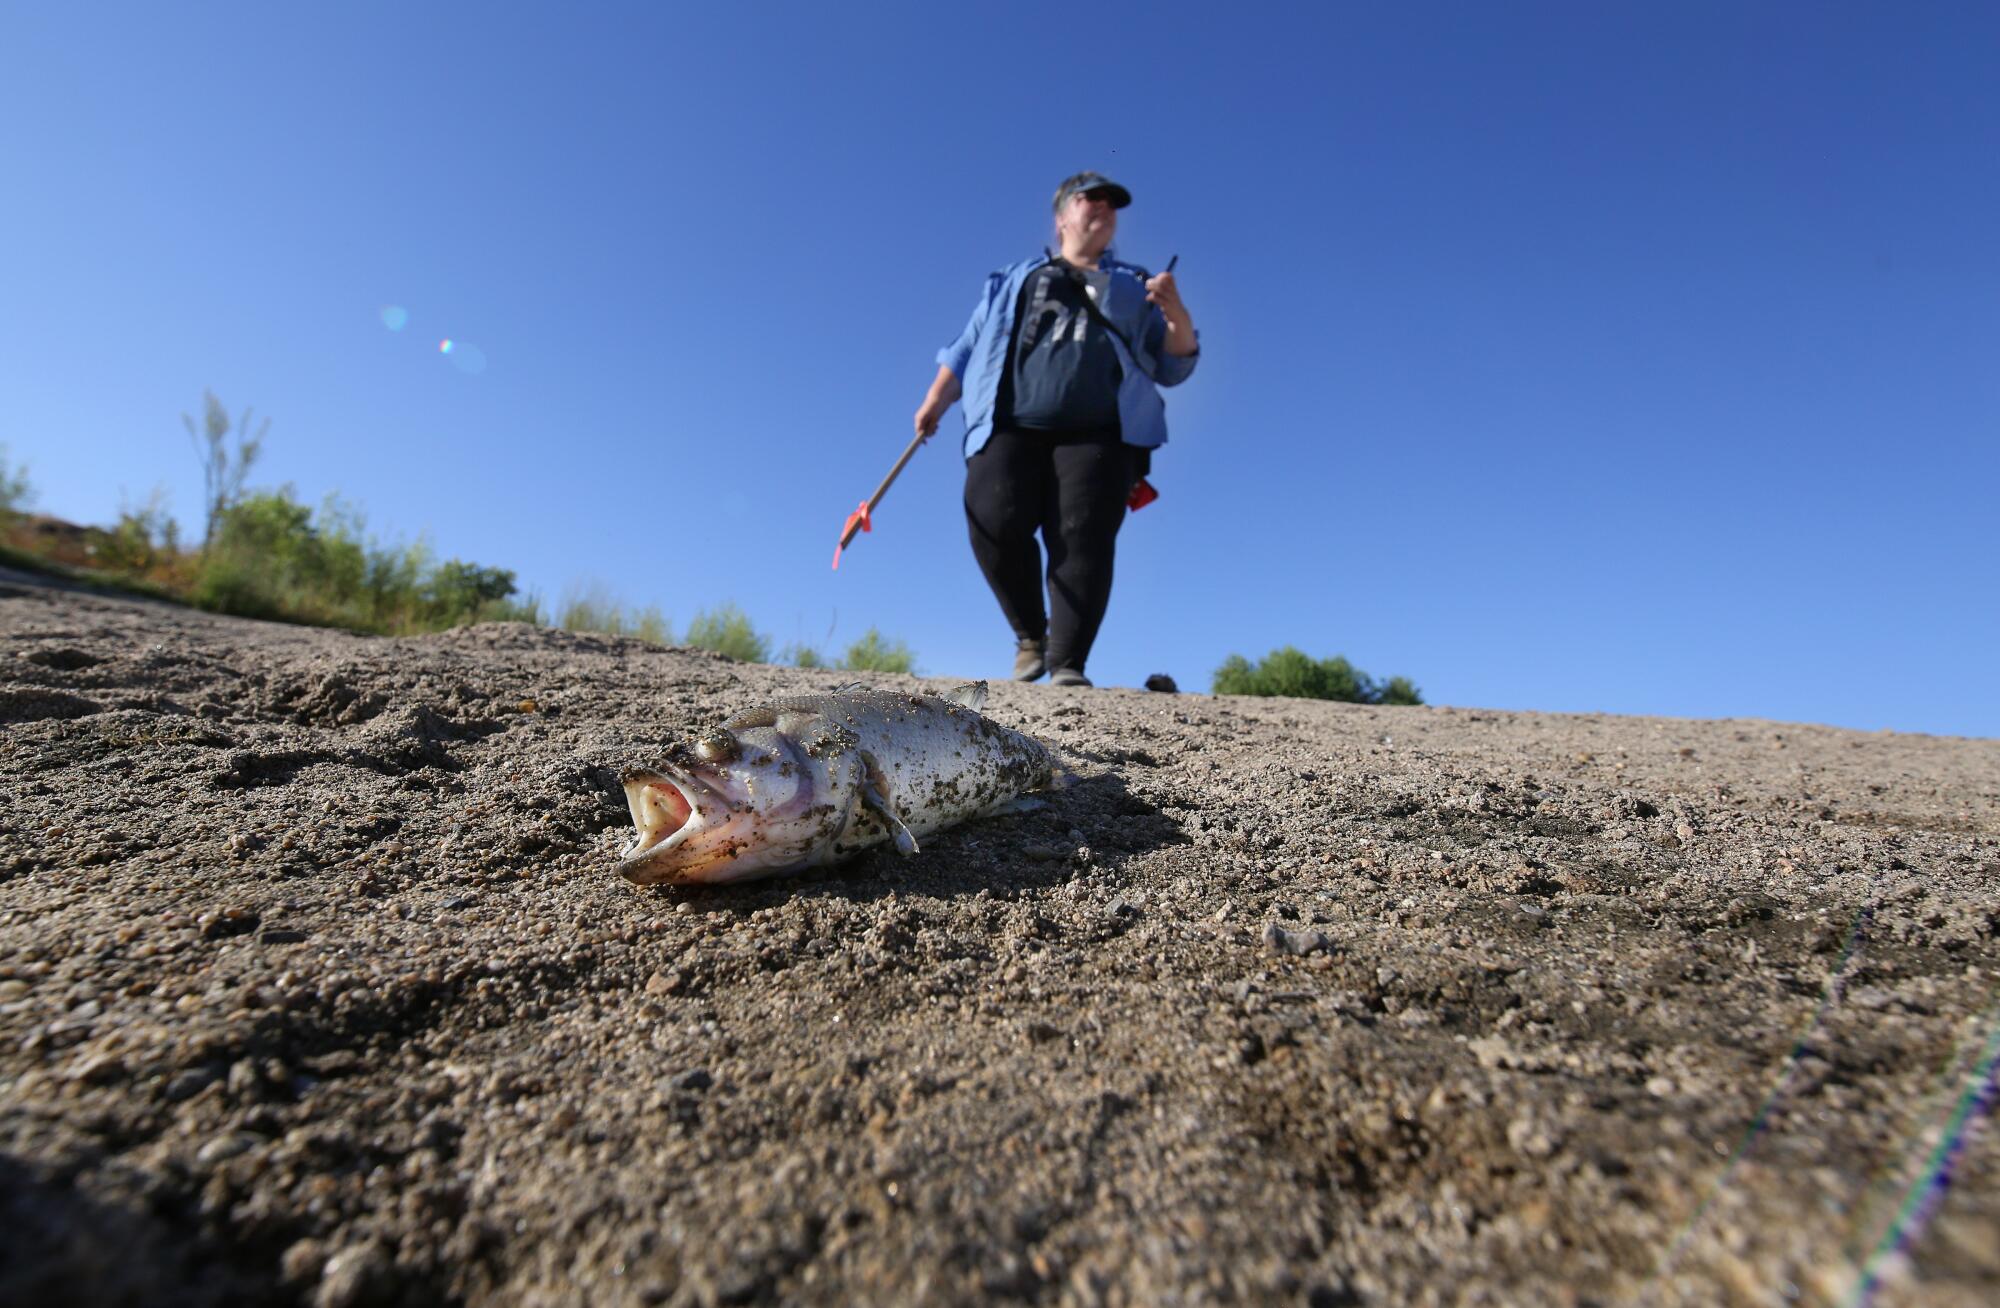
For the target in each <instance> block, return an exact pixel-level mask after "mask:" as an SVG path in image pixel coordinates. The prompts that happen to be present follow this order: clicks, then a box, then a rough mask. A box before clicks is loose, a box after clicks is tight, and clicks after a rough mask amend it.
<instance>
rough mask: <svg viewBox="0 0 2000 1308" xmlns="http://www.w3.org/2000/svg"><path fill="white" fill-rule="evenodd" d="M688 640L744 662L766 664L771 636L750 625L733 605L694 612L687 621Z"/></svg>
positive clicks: (700, 647) (769, 655) (769, 653)
mask: <svg viewBox="0 0 2000 1308" xmlns="http://www.w3.org/2000/svg"><path fill="white" fill-rule="evenodd" d="M687 643H688V644H690V645H692V646H694V647H695V648H696V649H707V650H714V651H715V652H716V653H717V654H726V655H728V656H729V657H730V658H733V659H739V660H741V661H742V662H745V663H765V662H768V661H769V660H770V657H771V641H770V639H769V638H768V637H766V636H765V635H763V634H762V633H761V632H759V631H757V629H756V628H754V627H752V626H751V625H750V619H749V617H748V616H746V615H745V614H744V612H743V610H742V609H739V608H737V607H736V605H734V604H722V605H719V606H717V607H716V608H714V609H712V610H711V609H704V610H702V611H701V612H699V613H697V614H695V615H694V617H693V619H692V620H690V621H689V623H688V629H687Z"/></svg>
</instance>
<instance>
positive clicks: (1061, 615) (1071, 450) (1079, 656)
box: [1042, 440, 1132, 672]
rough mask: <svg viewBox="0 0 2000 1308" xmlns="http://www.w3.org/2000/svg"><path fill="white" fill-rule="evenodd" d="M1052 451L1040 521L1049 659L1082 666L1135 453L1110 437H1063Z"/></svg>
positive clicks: (1105, 587)
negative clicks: (1045, 551) (1049, 487)
mask: <svg viewBox="0 0 2000 1308" xmlns="http://www.w3.org/2000/svg"><path fill="white" fill-rule="evenodd" d="M1053 459H1054V464H1055V486H1054V488H1053V492H1052V494H1051V496H1050V499H1051V502H1052V503H1051V506H1050V507H1051V509H1052V512H1051V515H1050V518H1049V519H1047V520H1045V521H1044V523H1043V525H1042V539H1043V540H1044V541H1045V542H1047V544H1048V547H1049V667H1050V668H1051V669H1062V668H1068V669H1072V670H1074V671H1076V672H1081V671H1083V665H1084V661H1085V660H1086V659H1088V658H1089V657H1090V647H1091V646H1092V645H1093V644H1094V643H1096V640H1097V629H1098V627H1099V626H1100V625H1101V624H1102V623H1103V621H1104V611H1105V609H1106V608H1108V607H1109V606H1110V604H1111V564H1112V558H1113V555H1114V554H1115V552H1116V549H1117V544H1118V528H1119V527H1120V526H1122V525H1123V524H1124V521H1125V497H1126V496H1127V495H1129V494H1130V493H1131V490H1132V464H1131V456H1130V453H1129V451H1128V450H1127V449H1126V447H1125V445H1124V443H1123V442H1121V441H1116V440H1110V441H1090V442H1080V443H1071V444H1063V445H1058V446H1056V447H1055V449H1054V451H1053Z"/></svg>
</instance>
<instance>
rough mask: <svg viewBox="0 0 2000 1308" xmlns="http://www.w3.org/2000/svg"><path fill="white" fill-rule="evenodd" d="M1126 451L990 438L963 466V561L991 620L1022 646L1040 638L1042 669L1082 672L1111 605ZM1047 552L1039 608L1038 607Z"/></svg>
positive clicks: (1107, 438) (1129, 476) (1044, 439)
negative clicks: (976, 578) (982, 588)
mask: <svg viewBox="0 0 2000 1308" xmlns="http://www.w3.org/2000/svg"><path fill="white" fill-rule="evenodd" d="M1132 481H1133V471H1132V451H1131V450H1130V448H1129V447H1127V446H1126V445H1125V444H1124V442H1122V441H1120V440H1119V439H1118V436H1117V433H1116V432H1101V433H1085V434H1058V433H1053V432H1036V431H1007V430H996V431H995V432H994V433H993V435H992V437H991V439H989V440H988V441H987V442H986V444H985V446H984V447H983V448H981V450H980V451H979V453H977V454H975V455H973V456H972V458H971V459H970V460H968V461H967V463H966V465H965V521H966V525H967V527H968V528H969V529H970V531H971V534H972V554H973V557H974V558H976V559H978V560H979V570H980V571H981V572H983V573H985V574H986V584H987V585H989V586H991V587H992V588H993V594H994V597H995V598H996V599H998V600H999V601H1000V611H1001V612H1002V613H1004V614H1006V616H1007V621H1008V622H1009V623H1011V624H1013V627H1014V635H1015V636H1016V637H1018V638H1020V639H1023V640H1040V639H1042V637H1044V636H1047V638H1048V642H1049V666H1050V667H1051V668H1075V669H1076V670H1077V671H1078V672H1081V671H1083V664H1084V660H1085V659H1087V658H1089V657H1090V646H1091V644H1092V642H1094V641H1095V640H1096V639H1097V628H1098V626H1099V625H1100V624H1101V623H1102V622H1103V621H1104V610H1105V609H1106V608H1107V607H1108V606H1109V605H1110V603H1111V561H1112V556H1113V554H1114V553H1115V551H1116V548H1117V544H1118V528H1119V527H1120V526H1122V525H1123V524H1124V521H1125V498H1126V496H1127V495H1129V494H1130V493H1131V490H1132ZM1037 528H1039V529H1040V530H1041V533H1042V542H1043V543H1044V544H1046V545H1047V547H1048V556H1049V557H1048V569H1049V591H1048V594H1049V607H1048V610H1047V611H1046V615H1045V612H1044V610H1043V608H1042V575H1041V574H1042V549H1041V546H1038V545H1037V544H1036V543H1035V531H1036V529H1037Z"/></svg>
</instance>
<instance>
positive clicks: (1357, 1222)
mask: <svg viewBox="0 0 2000 1308" xmlns="http://www.w3.org/2000/svg"><path fill="white" fill-rule="evenodd" d="M997 657H998V656H997V655H996V658H997ZM989 671H991V672H993V673H995V674H1001V673H1004V669H1003V668H1000V667H998V666H997V665H996V667H995V668H994V669H991V670H989ZM1182 671H1183V672H1185V671H1186V670H1182ZM844 679H845V678H844V677H843V676H842V675H841V674H838V673H830V672H804V671H799V670H795V669H785V668H777V667H764V666H754V665H743V664H737V663H732V662H729V661H727V660H724V659H721V658H718V657H715V656H711V655H707V654H703V653H699V652H693V651H687V650H661V649H656V648H652V647H648V646H644V645H641V644H638V643H636V642H631V641H624V640H616V639H607V638H599V637H591V636H581V635H570V634H565V633H561V632H550V631H542V630H536V629H533V628H528V627H522V626H498V627H484V628H476V629H470V630H463V631H458V632H453V633H450V634H447V635H442V636H437V637H432V638H426V639H414V640H383V639H372V638H363V637H355V636H348V635H343V634H339V633H332V632H325V631H312V630H304V629H297V628H290V627H284V626H276V625H267V624H260V623H252V622H243V621H234V620H228V619H221V618H215V617H211V616H207V615H202V614H196V613H190V612H185V611H181V610H177V609H173V608H169V607H166V606H162V605H154V604H143V603H134V602H126V601H122V600H114V599H106V598H98V597H93V596H89V595H81V594H75V593H63V592H59V591H54V590H49V589H44V588H40V587H35V586H27V585H19V584H0V756H4V769H0V787H4V796H5V802H4V805H0V1302H5V1303H9V1304H17V1303H18V1304H28V1303H34V1304H55V1303H63V1302H87V1303H106V1304H118V1303H129V1304H147V1305H162V1304H225V1303H227V1304H241V1303H266V1302H268V1303H312V1304H319V1305H356V1304H375V1303H405V1304H432V1303H458V1302H463V1303H471V1304H493V1303H523V1304H543V1303H547V1304H581V1303H590V1304H640V1303H667V1304H711V1303H745V1302H758V1301H785V1302H800V1303H843V1302H845V1303H855V1302H865V1303H891V1302H896V1303H936V1304H960V1303H966V1302H972V1301H987V1302H997V1301H1006V1300H1020V1301H1029V1302H1036V1303H1060V1304H1100V1303H1104V1304H1174V1303H1228V1302H1238V1303H1301V1304H1308V1305H1313V1306H1314V1308H1323V1306H1325V1305H1336V1304H1404V1303H1553V1304H1569V1303H1577V1304H1583V1303H1604V1304H1612V1303H1659V1304H1679V1303H1687V1304H1697V1303H1699V1304H1707V1303H1717V1302H1726V1303H1745V1304H1750V1303H1758V1304H1762V1303H1773V1302H1802V1303H1827V1304H1831V1303H1841V1302H1856V1301H1859V1300H1860V1299H1864V1298H1869V1297H1871V1290H1872V1298H1873V1301H1874V1302H1878V1303H1885V1304H1919V1303H1921V1304H1946V1305H1951V1304H1975V1303H1979V1304H1984V1303H1990V1302H1992V1301H1993V1300H1994V1299H1995V1297H1996V1296H2000V1146H1996V1144H1995V1139H1996V1131H1995V1129H1994V1123H1992V1122H1991V1121H1990V1120H1989V1119H1988V1117H1987V1115H1986V1114H1987V1110H1989V1109H1990V1100H1986V1101H1980V1100H1979V1099H1978V1095H1977V1091H1978V1089H1979V1083H1980V1080H1981V1072H1982V1070H1990V1068H1989V1064H1990V1056H1991V1054H1992V1052H1993V1046H1992V1045H1991V1044H1989V1040H1990V1038H1991V1037H1992V1036H1993V1033H1994V1032H1995V1030H1996V1008H1995V1000H1996V977H2000V888H1997V887H2000V742H1994V741H1975V740H1957V739H1942V738H1932V737H1923V736H1902V735H1889V734H1882V735H1867V734H1861V733H1856V732H1851V731H1840V730H1832V729H1827V728H1820V727H1810V726H1793V725H1787V724H1780V723H1773V722H1761V721H1722V722H1693V721H1676V720H1665V719H1644V718H1615V717H1602V716H1558V715H1541V714H1529V713H1511V712H1493V711H1480V710H1465V709H1450V708H1423V709H1376V708H1365V707H1357V706H1351V705H1337V704H1324V703H1313V702H1303V701H1289V700H1243V699H1234V700H1217V699H1211V698H1208V697H1205V696H1198V695H1164V694H1148V693H1145V692H1143V691H1131V690H1096V691H1083V690H1054V689H1050V688H1047V687H1023V686H1016V685H1012V684H1009V683H1006V682H996V683H995V684H994V686H993V693H992V698H991V700H990V701H989V703H988V706H987V712H988V714H989V715H990V716H992V717H994V718H995V719H996V720H998V721H1001V722H1003V723H1005V724H1007V725H1009V726H1012V727H1015V728H1018V729H1021V730H1024V731H1027V732H1030V733H1032V734H1034V735H1036V736H1038V737H1039V738H1041V739H1042V740H1044V741H1046V742H1048V743H1049V744H1051V745H1053V746H1054V747H1055V748H1056V749H1057V750H1059V751H1060V753H1061V755H1062V757H1063V758H1064V759H1065V760H1066V761H1067V763H1068V765H1069V766H1070V768H1071V769H1072V770H1073V772H1074V774H1075V780H1074V783H1073V784H1072V785H1070V786H1069V787H1068V788H1067V789H1064V790H1062V791H1060V792H1058V793H1057V794H1055V795H1054V796H1053V797H1052V803H1051V804H1050V805H1049V806H1048V807H1047V808H1046V809H1044V810H1042V811H1040V812H1036V813H1032V814H1028V815H1025V816H1018V817H1010V818H999V819H992V820H988V821H984V822H979V823H972V824H968V825H964V826H961V827H958V828H955V829H953V830H951V831H949V832H946V833H943V834H941V835H939V836H936V837H933V838H931V839H930V840H928V841H927V842H926V846H925V849H924V851H923V853H922V854H920V855H918V856H917V857H914V858H909V859H904V858H900V857H899V856H897V855H896V854H895V853H894V852H893V851H888V850H877V851H874V852H871V853H870V854H868V855H866V856H864V857H862V858H861V859H859V860H858V861H856V862H853V863H851V864H848V865H846V866H844V867H841V868H836V869H833V870H830V871H823V872H817V873H813V874H809V875H805V876H801V877H796V878H791V879H787V880H779V881H770V882H762V883H758V884H754V885H750V886H745V887H738V888H720V889H698V890H675V889H665V888H655V889H639V888H635V887H633V886H631V885H628V884H626V883H625V882H624V881H622V880H620V879H619V878H617V877H616V876H615V875H613V873H612V872H611V863H612V861H613V856H614V853H615V851H616V849H617V847H618V846H619V845H620V844H622V843H623V842H624V840H625V838H626V832H627V830H628V829H629V822H628V819H627V817H626V813H625V807H624V803H623V800H622V797H621V795H620V793H619V790H618V787H617V785H616V783H615V779H614V778H615V774H616V773H617V772H618V770H620V769H621V768H623V767H626V766H631V765H640V764H644V763H646V762H647V761H648V759H649V758H650V757H652V756H654V755H655V754H656V753H657V751H658V750H659V749H660V748H661V747H662V746H663V745H664V744H665V743H666V742H668V741H670V740H673V739H676V738H684V737H686V736H688V735H689V734H690V733H691V732H693V731H694V730H696V729H697V728H699V727H702V726H704V725H707V724H711V723H714V722H717V721H719V720H720V719H721V718H723V717H725V716H727V715H729V714H730V713H732V712H734V711H736V710H739V709H741V708H744V707H746V706H749V705H752V704H755V703H757V702H758V701H760V700H763V699H766V698H769V697H772V696H775V695H777V694H780V693H785V692H793V691H798V690H801V689H820V690H823V689H827V688H829V687H831V686H832V685H834V684H835V683H837V682H839V681H841V680H844ZM1189 679H1190V680H1192V678H1191V677H1190V678H1189ZM883 681H884V682H885V683H886V684H891V685H910V684H914V683H912V682H911V680H910V679H908V678H885V679H883ZM1961 1119H1963V1120H1961ZM1954 1146H1955V1147H1954ZM1939 1171H1942V1172H1943V1173H1944V1174H1945V1175H1946V1176H1947V1177H1948V1179H1949V1181H1950V1185H1949V1187H1948V1188H1944V1189H1940V1188H1939V1187H1937V1186H1935V1185H1932V1186H1928V1187H1927V1186H1926V1184H1925V1178H1926V1177H1928V1176H1931V1175H1933V1174H1934V1173H1937V1172H1939ZM1913 1195H1914V1196H1915V1198H1914V1199H1913V1198H1912V1196H1913ZM1864 1268H1868V1269H1873V1270H1874V1271H1875V1272H1876V1273H1878V1274H1879V1277H1880V1281H1879V1285H1875V1286H1871V1285H1870V1284H1868V1283H1864V1282H1863V1281H1862V1280H1861V1277H1862V1273H1863V1269H1864Z"/></svg>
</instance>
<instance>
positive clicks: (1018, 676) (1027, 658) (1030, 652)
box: [1014, 637, 1049, 681]
mask: <svg viewBox="0 0 2000 1308" xmlns="http://www.w3.org/2000/svg"><path fill="white" fill-rule="evenodd" d="M1048 668H1049V650H1048V645H1047V643H1046V642H1044V641H1039V640H1033V639H1029V638H1027V637H1023V638H1022V639H1021V640H1020V641H1019V642H1017V644H1016V646H1015V649H1014V680H1016V681H1037V680H1040V679H1041V675H1042V674H1043V673H1044V672H1046V671H1048Z"/></svg>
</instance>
